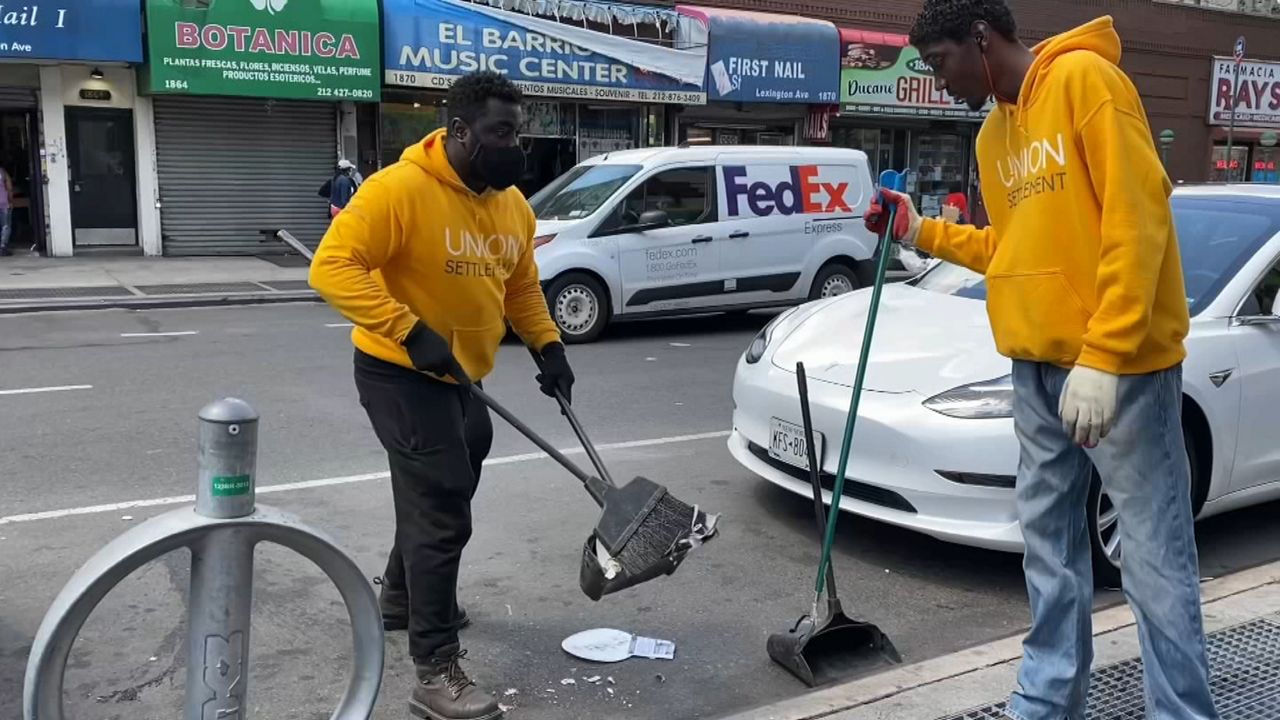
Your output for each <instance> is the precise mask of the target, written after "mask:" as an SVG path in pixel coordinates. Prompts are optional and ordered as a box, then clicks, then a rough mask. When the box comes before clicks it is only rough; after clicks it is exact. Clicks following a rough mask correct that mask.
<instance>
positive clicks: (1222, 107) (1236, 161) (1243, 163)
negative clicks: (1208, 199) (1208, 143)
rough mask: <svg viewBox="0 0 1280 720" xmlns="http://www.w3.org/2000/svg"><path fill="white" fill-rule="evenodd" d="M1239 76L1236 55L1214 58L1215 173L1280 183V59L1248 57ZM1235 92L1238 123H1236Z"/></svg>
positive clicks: (1221, 178) (1222, 178)
mask: <svg viewBox="0 0 1280 720" xmlns="http://www.w3.org/2000/svg"><path fill="white" fill-rule="evenodd" d="M1235 75H1236V72H1235V61H1234V60H1233V59H1232V58H1224V57H1218V58H1214V59H1213V76H1212V79H1211V83H1212V84H1211V85H1210V88H1209V120H1208V122H1209V125H1210V126H1211V130H1212V133H1211V138H1212V142H1213V151H1212V153H1211V155H1210V158H1209V178H1210V179H1211V180H1213V181H1215V182H1258V183H1280V171H1278V170H1277V163H1280V148H1277V147H1276V135H1277V132H1278V131H1280V62H1265V61H1261V60H1245V61H1244V62H1242V63H1240V72H1239V79H1238V81H1237V79H1236V77H1235ZM1233 88H1234V92H1233ZM1233 94H1234V96H1235V103H1234V112H1235V126H1234V128H1231V127H1230V126H1231V114H1232V110H1233V108H1232V102H1231V98H1232V95H1233ZM1228 141H1229V142H1230V145H1231V147H1230V157H1228V149H1227V144H1228Z"/></svg>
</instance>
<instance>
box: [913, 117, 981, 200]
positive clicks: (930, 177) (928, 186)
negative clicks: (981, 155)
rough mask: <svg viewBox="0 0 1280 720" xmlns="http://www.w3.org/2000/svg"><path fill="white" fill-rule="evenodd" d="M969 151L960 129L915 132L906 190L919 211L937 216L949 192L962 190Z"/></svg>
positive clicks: (960, 191) (963, 190)
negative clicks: (945, 131)
mask: <svg viewBox="0 0 1280 720" xmlns="http://www.w3.org/2000/svg"><path fill="white" fill-rule="evenodd" d="M968 152H969V151H968V142H967V136H965V135H962V134H960V133H940V132H920V133H916V135H915V137H914V138H913V142H912V152H911V168H912V170H913V172H912V173H911V174H909V175H908V177H907V192H908V193H910V194H911V195H913V196H915V201H916V207H918V208H920V214H921V215H923V216H925V217H937V216H938V215H940V214H941V213H942V205H943V203H944V201H945V200H946V197H947V196H948V195H950V194H952V193H964V192H965V177H966V164H967V160H968V157H967V156H968Z"/></svg>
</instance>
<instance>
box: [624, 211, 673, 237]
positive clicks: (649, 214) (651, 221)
mask: <svg viewBox="0 0 1280 720" xmlns="http://www.w3.org/2000/svg"><path fill="white" fill-rule="evenodd" d="M670 226H671V216H669V215H667V211H666V210H645V211H644V212H642V213H640V221H639V222H637V223H636V224H634V225H631V226H629V227H627V228H626V229H627V230H630V231H632V232H644V231H645V230H657V229H658V228H664V227H670Z"/></svg>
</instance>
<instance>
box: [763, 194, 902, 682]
mask: <svg viewBox="0 0 1280 720" xmlns="http://www.w3.org/2000/svg"><path fill="white" fill-rule="evenodd" d="M880 185H881V187H886V188H889V189H891V190H899V191H900V190H901V189H902V185H903V177H902V175H901V174H899V173H896V172H893V171H885V172H884V173H881V175H880ZM888 220H889V222H888V225H887V228H888V229H886V231H885V237H883V238H881V240H880V247H879V258H878V262H877V263H876V277H875V285H874V286H873V287H872V290H871V303H870V307H869V308H868V311H867V325H866V330H865V331H864V333H863V337H862V353H861V355H859V357H858V370H857V374H856V376H855V377H854V383H853V398H852V400H851V402H850V404H849V415H848V418H847V420H846V422H845V431H844V440H843V442H842V443H841V447H840V463H839V467H838V469H837V471H836V477H835V483H834V485H833V487H832V493H831V510H830V515H829V516H828V515H827V513H826V512H825V509H824V508H823V504H822V482H821V472H822V466H821V465H819V462H818V453H817V449H816V447H815V444H814V441H813V438H814V435H813V419H812V417H811V415H810V412H809V388H808V382H807V379H806V377H805V372H804V364H803V363H797V364H796V382H797V384H798V389H799V392H800V415H801V419H802V421H803V423H804V433H805V445H806V451H807V452H806V454H807V456H808V458H807V459H808V461H809V482H810V484H811V485H812V487H813V502H814V511H815V514H816V516H817V524H818V531H819V533H821V534H822V537H823V541H822V559H821V561H820V562H819V564H818V577H817V580H816V581H815V584H814V585H815V587H814V595H813V607H812V609H811V611H810V612H809V614H808V615H803V616H801V618H800V619H799V620H797V621H796V623H795V624H794V625H793V626H792V627H791V628H790V629H789V630H787V631H785V632H781V633H775V634H773V635H770V636H769V640H768V643H767V648H768V651H769V657H770V658H772V659H773V661H774V662H776V663H778V664H779V665H782V666H783V667H784V668H786V669H787V670H788V671H789V672H791V674H793V675H795V676H796V677H798V678H800V680H801V681H803V682H804V683H805V684H806V685H808V686H809V687H815V686H817V685H824V684H826V683H829V682H831V681H833V680H837V679H840V678H843V677H848V676H850V675H853V674H860V673H862V672H865V671H869V670H871V669H873V668H875V667H877V666H880V665H882V664H885V663H900V662H902V657H901V656H900V655H899V654H898V650H897V648H895V647H894V645H893V642H892V641H891V640H889V637H888V636H887V635H885V634H884V632H883V631H882V630H880V628H879V627H877V626H876V625H874V624H872V623H869V622H866V621H863V620H855V619H853V618H850V617H849V616H848V615H846V614H845V612H844V608H843V606H842V605H841V604H840V598H839V596H838V595H837V592H836V580H835V571H834V569H833V568H832V565H831V546H832V544H833V543H834V541H835V528H836V520H837V519H838V518H839V513H840V498H841V495H842V494H843V492H844V481H845V472H846V471H847V470H848V463H849V451H850V448H851V445H852V441H853V428H854V423H855V421H856V420H857V416H858V401H859V398H860V397H861V395H862V383H863V379H864V378H865V376H866V370H867V359H868V356H869V355H870V350H871V335H872V331H873V330H874V329H875V321H876V310H877V309H878V308H879V304H880V293H881V291H882V289H883V288H884V276H885V269H886V267H887V266H888V258H889V247H890V246H889V241H888V238H889V237H890V236H891V233H892V228H893V206H892V205H890V207H889V218H888ZM824 586H825V587H824ZM824 589H825V590H826V593H827V603H826V614H825V616H822V617H820V616H819V615H818V610H819V605H818V601H819V600H820V599H821V597H822V593H823V590H824Z"/></svg>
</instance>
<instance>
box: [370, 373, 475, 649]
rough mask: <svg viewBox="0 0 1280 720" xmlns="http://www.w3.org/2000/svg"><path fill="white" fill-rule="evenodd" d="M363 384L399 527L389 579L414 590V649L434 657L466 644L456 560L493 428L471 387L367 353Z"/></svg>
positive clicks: (392, 583)
mask: <svg viewBox="0 0 1280 720" xmlns="http://www.w3.org/2000/svg"><path fill="white" fill-rule="evenodd" d="M355 380H356V390H357V391H359V393H360V404H361V405H363V406H364V409H365V412H367V413H368V414H369V421H370V422H371V423H373V430H374V432H375V433H377V435H378V440H379V441H380V442H381V443H382V447H384V448H386V451H387V460H388V462H389V464H390V467H391V494H392V497H393V498H394V500H395V509H396V533H395V544H394V545H393V546H392V548H391V555H390V557H389V558H388V559H387V569H386V572H385V582H386V584H387V588H388V589H391V590H397V589H400V588H407V589H408V590H409V654H410V655H412V656H413V657H414V658H415V659H426V658H428V657H430V656H432V655H434V654H435V653H436V652H437V651H439V650H440V649H441V648H446V647H448V646H452V645H456V644H457V643H458V630H457V627H456V626H455V624H454V617H455V615H456V614H457V612H458V606H457V592H458V565H459V563H460V561H461V559H462V549H463V548H464V547H466V545H467V541H468V540H470V539H471V498H472V497H473V496H474V495H475V492H476V487H477V486H478V485H479V482H480V467H481V464H482V463H483V462H484V459H485V457H486V456H487V455H488V454H489V447H490V446H491V445H492V444H493V424H492V422H491V421H490V420H489V411H488V408H486V407H485V406H484V404H483V403H481V402H480V400H479V399H477V398H476V397H475V396H474V395H472V394H471V393H468V392H466V391H464V390H463V389H461V388H459V387H458V386H456V385H451V384H448V383H443V382H439V381H437V380H433V379H431V378H430V377H428V376H426V375H423V374H422V373H418V372H414V371H412V370H408V369H406V368H402V367H400V366H398V365H393V364H391V363H387V362H383V361H382V360H378V359H377V358H374V357H372V356H369V355H367V354H365V353H363V352H360V351H359V350H357V351H356V357H355Z"/></svg>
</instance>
